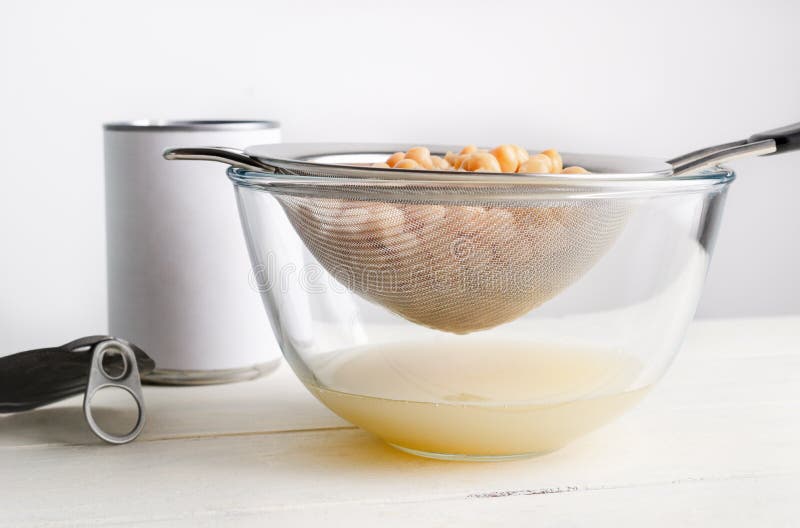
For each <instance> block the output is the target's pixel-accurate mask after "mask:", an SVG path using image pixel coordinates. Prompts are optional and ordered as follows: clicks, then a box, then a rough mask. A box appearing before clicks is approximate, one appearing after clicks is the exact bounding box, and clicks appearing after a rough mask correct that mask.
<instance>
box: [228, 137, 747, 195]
mask: <svg viewBox="0 0 800 528" xmlns="http://www.w3.org/2000/svg"><path fill="white" fill-rule="evenodd" d="M412 146H414V145H413V144H401V143H388V144H387V143H279V144H269V145H254V146H251V147H248V148H247V149H246V150H245V153H246V154H247V155H248V156H251V157H253V158H255V159H256V160H258V162H260V163H261V164H263V166H264V167H265V170H264V172H263V173H262V172H260V171H248V172H244V173H239V174H238V175H237V176H236V178H237V181H239V182H240V183H243V184H245V183H246V184H249V185H257V184H258V183H259V180H261V183H265V184H269V183H273V179H272V177H271V176H268V174H272V173H277V174H281V175H285V176H289V177H290V178H289V179H291V177H292V176H294V177H296V178H299V179H300V180H302V181H298V182H297V183H310V182H313V181H319V182H322V181H331V180H335V181H337V182H339V184H341V185H346V184H348V182H358V181H361V182H364V181H369V182H370V183H371V184H372V185H376V186H377V185H382V183H381V182H385V183H389V182H390V183H391V185H396V184H397V182H408V183H425V182H428V183H434V182H438V183H440V184H445V183H446V184H447V185H451V186H453V187H458V186H461V185H466V184H469V185H473V184H476V183H477V184H483V185H487V186H492V187H493V186H497V185H512V186H524V187H526V188H528V187H530V186H548V187H550V186H552V185H569V186H570V187H581V188H584V187H590V188H595V189H596V188H598V187H602V186H603V185H604V184H613V186H614V187H618V186H619V185H620V184H630V185H631V187H633V188H637V189H641V187H642V185H649V184H654V185H655V186H657V187H660V186H662V185H663V184H664V183H666V184H667V185H671V186H672V185H674V186H676V187H681V186H685V185H687V182H694V183H693V184H694V185H697V182H706V184H707V185H709V186H713V185H716V184H718V183H720V180H726V181H727V180H730V179H732V178H733V172H732V171H730V170H729V169H727V168H725V167H721V166H717V167H713V168H711V169H709V168H706V169H699V170H697V171H693V172H691V173H688V174H682V175H675V174H673V169H672V165H670V164H669V163H667V162H665V161H663V160H660V159H657V158H648V157H644V156H618V155H608V154H585V153H571V152H565V153H562V156H563V158H564V163H565V165H580V166H582V167H585V168H587V169H588V170H589V171H590V172H592V174H589V175H586V174H513V173H494V172H479V173H478V172H461V171H457V172H454V171H443V170H422V169H393V168H380V167H372V166H370V165H371V164H372V163H373V162H375V161H384V160H385V159H386V158H387V157H388V156H389V155H391V154H392V153H394V152H400V151H406V150H408V149H409V148H411V147H412ZM428 148H430V150H431V153H432V154H438V155H444V154H445V153H446V152H448V151H451V152H457V151H458V150H459V149H460V147H458V146H455V145H430V146H429V147H428ZM529 150H535V149H529ZM265 174H267V175H266V176H265ZM245 180H247V181H245ZM283 181H288V179H287V178H284V180H283Z"/></svg>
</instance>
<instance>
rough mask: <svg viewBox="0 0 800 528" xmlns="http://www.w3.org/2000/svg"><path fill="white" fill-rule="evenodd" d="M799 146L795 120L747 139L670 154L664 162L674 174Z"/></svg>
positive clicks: (797, 125) (799, 129) (796, 148)
mask: <svg viewBox="0 0 800 528" xmlns="http://www.w3.org/2000/svg"><path fill="white" fill-rule="evenodd" d="M798 149H800V123H794V124H792V125H787V126H784V127H780V128H775V129H773V130H768V131H766V132H761V133H759V134H753V135H752V136H750V137H749V138H748V139H742V140H740V141H733V142H731V143H723V144H722V145H715V146H713V147H708V148H704V149H700V150H695V151H694V152H689V153H688V154H684V155H683V156H678V157H677V158H672V159H671V160H669V161H668V162H667V163H669V164H671V165H672V169H673V174H675V175H680V174H685V173H687V172H691V171H693V170H696V169H699V168H702V167H708V166H710V165H716V164H718V163H722V162H725V161H730V160H733V159H736V158H743V157H748V156H768V155H770V154H781V153H783V152H790V151H792V150H798Z"/></svg>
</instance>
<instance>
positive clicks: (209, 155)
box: [163, 147, 275, 172]
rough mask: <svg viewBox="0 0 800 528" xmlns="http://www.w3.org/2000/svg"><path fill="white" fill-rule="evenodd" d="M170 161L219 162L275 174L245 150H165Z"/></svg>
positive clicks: (206, 148) (185, 148)
mask: <svg viewBox="0 0 800 528" xmlns="http://www.w3.org/2000/svg"><path fill="white" fill-rule="evenodd" d="M163 156H164V159H168V160H206V161H219V162H221V163H226V164H228V165H230V166H231V167H237V168H239V169H245V170H253V171H258V172H275V169H274V168H272V167H270V166H269V165H266V164H264V163H261V162H260V161H259V160H257V159H256V158H253V157H251V156H248V155H247V154H245V153H244V151H243V150H239V149H234V148H228V147H170V148H168V149H165V150H164V154H163Z"/></svg>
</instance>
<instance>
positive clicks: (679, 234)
mask: <svg viewBox="0 0 800 528" xmlns="http://www.w3.org/2000/svg"><path fill="white" fill-rule="evenodd" d="M379 158H380V157H379V156H378V157H375V159H379ZM358 161H359V162H365V161H374V160H373V159H372V158H370V159H369V160H367V159H359V160H358ZM336 162H337V163H340V162H342V163H347V161H346V160H338V159H337V160H336ZM581 162H582V164H583V165H584V166H587V167H588V168H589V169H590V170H591V169H592V168H593V167H592V163H591V160H581ZM318 172H319V171H318ZM324 172H325V170H324V167H323V169H321V172H320V173H319V174H306V175H302V176H297V175H294V176H293V175H286V174H280V171H278V173H277V174H265V173H264V172H261V171H251V170H246V169H241V168H231V169H229V171H228V175H229V177H230V178H231V179H232V181H233V182H234V184H235V192H236V198H237V201H238V206H239V210H240V214H241V219H242V224H243V227H244V232H245V236H246V239H247V244H248V249H249V252H250V256H251V259H252V265H253V275H252V280H253V284H254V286H255V287H257V288H258V289H259V291H260V292H261V294H262V296H263V300H264V303H265V305H266V308H267V310H266V311H267V314H268V316H269V319H270V322H271V324H272V327H273V330H274V332H275V334H276V336H277V339H278V342H279V343H280V346H281V348H282V350H283V353H284V355H285V357H286V359H287V361H288V363H289V364H290V365H291V368H292V369H293V370H294V372H295V373H296V374H297V376H298V377H299V378H300V380H301V381H302V382H303V383H304V384H305V386H306V387H307V388H308V389H309V390H310V391H311V392H312V393H313V394H314V395H315V396H316V397H317V398H318V399H319V400H320V401H321V402H322V403H324V404H325V405H326V406H327V407H328V408H330V409H331V410H332V411H333V412H335V413H337V414H338V415H340V416H341V417H343V418H344V419H346V420H348V421H349V422H351V423H353V424H355V425H357V426H359V427H361V428H363V429H365V430H367V431H369V432H371V433H374V434H375V435H377V436H378V437H380V438H381V439H383V440H384V441H386V442H388V443H389V444H391V445H392V446H394V447H397V448H399V449H401V450H404V451H407V452H410V453H413V454H417V455H422V456H427V457H434V458H443V459H477V460H496V459H506V458H515V457H525V456H531V455H536V454H541V453H546V452H550V451H553V450H555V449H558V448H560V447H562V446H564V445H565V444H567V443H569V442H570V441H572V440H573V439H575V438H577V437H579V436H581V435H583V434H585V433H587V432H589V431H591V430H593V429H596V428H597V427H599V426H601V425H603V424H605V423H607V422H609V421H610V420H612V419H614V418H615V417H616V416H618V415H620V414H621V413H623V412H624V411H625V410H626V409H628V408H630V407H631V406H633V405H635V404H636V403H637V402H638V401H640V400H641V398H642V397H644V396H645V395H646V394H647V392H648V391H649V389H650V388H651V387H652V386H653V384H654V383H655V382H656V381H658V380H659V379H660V378H661V376H662V375H663V374H664V372H665V370H666V369H667V368H668V366H669V365H670V363H671V362H672V360H673V358H674V357H675V354H676V353H677V351H678V349H679V347H680V345H681V341H682V339H683V337H684V332H685V330H686V327H687V325H688V323H689V322H690V320H691V319H692V317H693V314H694V312H695V309H696V306H697V303H698V299H699V296H700V293H701V287H702V284H703V281H704V278H705V275H706V271H707V269H708V265H709V259H710V257H711V252H712V248H713V244H714V238H715V234H716V232H717V227H718V223H719V219H720V215H721V212H722V208H723V203H724V200H725V194H726V190H727V187H728V184H729V183H730V182H731V181H732V180H733V178H734V174H733V173H732V172H731V171H729V170H726V169H723V168H714V169H710V170H704V171H700V172H697V173H694V174H691V175H681V176H671V175H664V174H650V175H637V176H631V177H627V176H624V175H617V176H611V175H605V174H592V175H588V176H586V175H578V177H575V178H569V179H567V180H565V179H563V178H562V179H558V178H555V179H553V178H546V177H542V178H524V179H517V180H513V179H509V180H507V181H503V182H502V183H497V184H492V183H491V182H489V183H487V184H485V185H477V186H476V185H472V184H470V183H465V182H463V181H462V182H458V181H456V182H449V183H447V184H446V186H444V185H443V184H442V182H441V181H437V182H428V181H425V180H424V178H422V177H421V178H420V179H418V180H413V179H404V178H403V177H402V176H398V177H397V179H392V180H388V179H384V180H372V179H368V178H367V179H365V178H358V177H353V178H348V177H341V176H335V177H326V175H325V174H324ZM484 183H486V182H484ZM320 200H331V201H336V203H338V204H339V205H337V207H340V209H342V208H344V209H347V207H351V208H353V207H356V205H358V204H359V203H360V204H368V205H369V206H383V205H386V206H389V207H396V206H397V204H409V203H411V204H417V205H423V206H431V207H434V206H435V207H437V208H444V210H445V211H446V212H447V211H450V210H451V209H452V208H457V207H481V208H482V209H483V210H484V211H489V212H497V211H500V212H502V211H503V210H505V211H509V210H553V211H559V214H564V215H567V216H569V215H570V214H572V212H575V211H585V210H587V208H595V209H598V208H600V209H602V206H603V204H605V205H613V209H614V210H615V211H617V212H619V214H620V215H621V216H619V218H618V220H620V221H619V222H618V224H617V226H616V227H615V229H614V232H613V233H612V236H609V237H607V238H608V240H607V243H606V244H605V246H604V247H603V248H602V250H601V251H597V252H596V253H597V254H593V255H590V256H588V257H587V256H584V257H581V258H585V259H589V260H590V261H591V262H588V263H586V262H582V261H581V262H578V263H577V264H576V260H575V259H572V260H568V261H565V265H568V266H579V267H581V266H582V268H581V272H580V273H578V274H575V275H574V276H573V277H572V279H570V281H569V283H568V284H566V285H564V287H563V289H562V290H561V291H559V292H558V293H557V294H555V295H553V296H552V297H551V298H549V299H547V300H545V301H543V302H541V303H540V304H539V305H538V306H536V307H534V308H532V309H530V310H529V311H527V312H526V313H524V314H522V315H520V316H518V317H516V318H515V319H513V320H512V321H510V322H505V323H502V324H497V325H495V326H492V327H490V328H486V329H482V330H479V331H470V332H466V333H458V332H450V331H442V330H440V329H436V328H432V327H428V326H423V325H421V324H418V323H415V322H412V321H410V320H409V319H408V318H406V317H403V316H401V315H398V311H397V310H395V309H390V308H387V307H386V306H385V305H384V304H381V303H379V302H375V299H374V298H370V297H369V296H365V295H363V292H362V294H359V293H356V292H355V290H357V288H353V287H352V285H350V287H349V286H348V285H347V284H346V282H347V281H345V280H343V279H342V274H341V273H337V272H335V270H332V269H331V267H332V266H331V262H324V263H321V262H320V260H319V259H318V258H317V257H318V256H320V250H319V247H320V245H322V246H325V243H326V240H325V239H323V240H322V241H317V242H316V246H314V247H312V248H310V247H309V245H308V242H309V238H308V236H301V235H304V233H302V230H303V225H302V223H303V218H304V217H302V215H300V216H298V215H297V213H296V211H297V210H298V207H299V208H302V207H304V206H305V207H307V208H308V209H313V208H314V207H318V206H319V203H320ZM342 203H344V204H350V205H341V204H342ZM304 204H305V205H304ZM601 220H602V219H601ZM601 220H598V222H601ZM601 223H602V222H601ZM298 228H299V231H300V233H298ZM584 235H585V233H583V234H582V233H577V234H576V236H573V237H572V239H571V240H570V241H569V243H568V244H567V245H566V246H567V247H566V248H561V249H559V250H558V251H563V252H564V253H563V254H565V255H566V254H567V252H568V251H569V249H570V248H571V247H573V246H574V245H575V244H578V245H579V244H581V240H579V239H580V237H581V236H584ZM589 235H591V233H589ZM354 236H355V235H354ZM356 238H357V236H356ZM467 242H469V240H467ZM369 243H370V242H369V241H368V240H367V239H366V238H365V240H364V244H367V245H368V244H369ZM441 243H442V244H452V243H453V240H452V238H449V237H442V240H441ZM494 243H495V244H497V242H496V241H495V242H494ZM507 243H508V244H512V243H514V240H513V239H512V238H509V240H508V242H507ZM357 249H358V248H357V247H354V251H356V250H357ZM479 249H486V248H474V247H469V244H467V247H466V250H465V249H464V247H463V245H462V246H458V247H453V251H466V252H470V251H476V250H479ZM556 254H557V255H560V254H561V253H556ZM315 255H316V256H315ZM422 260H424V259H422ZM578 260H580V259H578ZM554 262H555V264H553V262H551V263H550V264H549V265H550V266H551V267H552V266H555V267H558V260H557V259H556V260H555V261H554ZM421 265H425V263H424V262H422V263H421ZM358 271H362V270H358ZM381 271H382V272H385V271H386V268H385V267H383V268H382V269H381ZM538 271H541V270H538ZM332 272H333V273H332ZM519 280H521V281H536V280H537V277H536V273H534V274H533V276H524V277H521V278H519ZM483 286H485V285H483ZM441 287H442V288H443V290H442V291H443V294H444V293H446V291H445V289H447V288H453V287H457V286H456V285H454V284H452V283H450V282H448V280H446V279H445V280H443V281H442V285H441ZM461 287H465V288H469V287H470V285H469V284H467V285H464V286H461ZM503 287H508V285H503ZM515 293H518V291H516V292H515ZM469 298H470V297H465V299H469ZM472 299H473V302H465V303H464V304H465V305H466V306H464V307H463V309H464V310H465V313H467V312H469V313H479V312H481V310H487V311H488V310H490V309H493V308H492V307H491V306H490V305H489V303H488V301H487V303H486V304H484V303H483V302H482V301H481V298H480V296H473V297H472Z"/></svg>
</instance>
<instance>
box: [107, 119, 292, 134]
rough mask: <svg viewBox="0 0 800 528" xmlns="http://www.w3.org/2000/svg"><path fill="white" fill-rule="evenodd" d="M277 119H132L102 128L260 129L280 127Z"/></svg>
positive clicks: (149, 130)
mask: <svg viewBox="0 0 800 528" xmlns="http://www.w3.org/2000/svg"><path fill="white" fill-rule="evenodd" d="M280 126H281V124H280V123H279V122H278V121H264V120H252V119H207V120H186V121H183V120H168V119H134V120H133V121H114V122H111V123H104V124H103V129H104V130H120V131H122V130H124V131H127V132H129V131H141V132H162V131H163V132H174V131H195V130H229V131H238V130H262V129H268V128H280Z"/></svg>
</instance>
